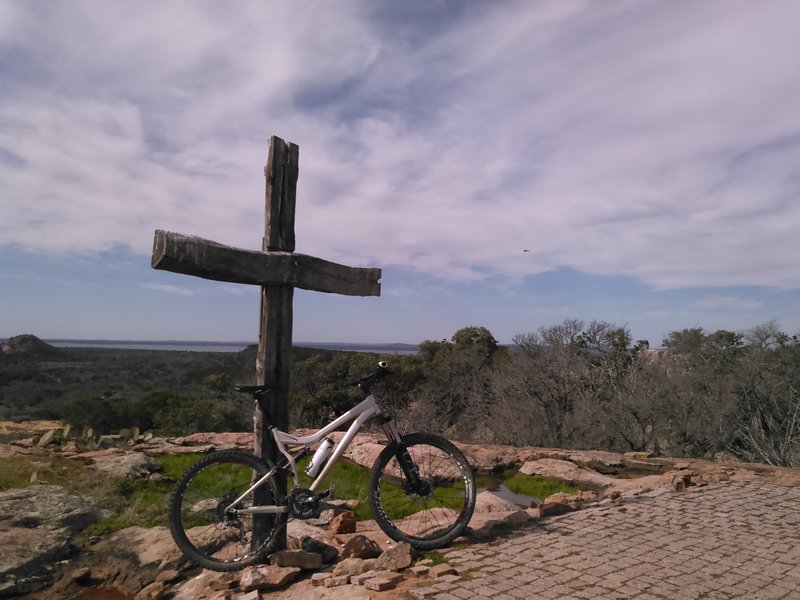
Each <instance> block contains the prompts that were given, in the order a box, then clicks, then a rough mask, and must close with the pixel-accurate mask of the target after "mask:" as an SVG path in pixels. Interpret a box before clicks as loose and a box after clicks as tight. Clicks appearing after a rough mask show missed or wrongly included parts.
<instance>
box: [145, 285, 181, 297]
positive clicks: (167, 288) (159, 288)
mask: <svg viewBox="0 0 800 600" xmlns="http://www.w3.org/2000/svg"><path fill="white" fill-rule="evenodd" d="M139 285H140V286H141V287H143V288H145V289H148V290H154V291H156V292H164V293H165V294H172V295H175V296H194V292H193V291H192V290H190V289H188V288H184V287H180V286H177V285H170V284H168V283H140V284H139Z"/></svg>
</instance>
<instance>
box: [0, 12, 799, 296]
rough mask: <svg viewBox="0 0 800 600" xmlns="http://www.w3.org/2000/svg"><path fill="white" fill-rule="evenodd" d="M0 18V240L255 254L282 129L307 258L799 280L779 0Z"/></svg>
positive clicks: (456, 273)
mask: <svg viewBox="0 0 800 600" xmlns="http://www.w3.org/2000/svg"><path fill="white" fill-rule="evenodd" d="M2 10H3V13H4V14H3V16H2V19H0V21H2V22H3V23H4V31H3V35H2V36H0V40H1V41H0V56H2V58H1V59H0V76H2V77H3V79H4V81H5V82H6V83H4V92H3V93H4V101H3V103H2V104H0V179H2V181H3V188H4V191H3V199H2V200H0V243H1V244H18V245H21V246H23V247H26V248H31V249H34V248H35V249H40V250H42V249H43V250H47V251H51V252H58V253H63V252H70V251H97V250H104V249H108V248H110V247H112V246H114V245H115V244H121V245H125V246H129V247H130V248H131V249H133V250H134V251H135V252H137V253H140V254H142V255H146V254H148V253H149V251H150V244H151V239H152V238H151V236H152V230H154V229H156V228H166V229H172V230H176V231H181V232H186V233H192V234H197V235H202V236H204V237H209V238H211V239H216V240H218V241H220V242H223V243H230V244H234V245H239V246H244V247H251V248H258V247H259V245H260V242H259V240H260V235H261V224H260V223H261V220H262V218H263V215H262V213H263V205H262V200H261V199H262V197H263V173H262V169H261V168H262V166H263V164H264V162H265V159H266V139H267V137H268V136H269V135H271V134H277V135H280V136H282V137H284V138H286V139H287V140H289V141H293V142H297V143H299V144H300V147H301V156H300V182H299V189H298V196H299V199H298V215H297V237H298V250H300V251H302V252H305V253H308V254H316V255H319V256H323V257H325V258H329V259H331V260H337V261H341V262H346V263H349V264H354V265H365V264H374V265H378V266H384V267H400V268H404V269H409V270H412V271H417V272H420V273H425V274H433V275H436V276H437V277H442V278H449V279H455V280H466V281H468V280H471V279H479V278H483V277H486V276H489V275H500V276H504V277H511V278H520V277H524V276H526V275H531V274H535V273H540V272H543V271H548V270H552V269H555V268H558V267H568V268H572V269H576V270H579V271H583V272H587V273H594V274H601V275H608V274H615V275H627V276H631V277H634V278H636V279H638V280H640V281H644V282H646V283H648V284H650V285H652V286H655V287H657V288H672V287H682V286H715V285H716V286H724V285H763V286H775V287H783V288H796V287H798V286H800V279H799V278H798V271H797V268H796V265H795V263H796V257H797V256H798V255H800V236H798V235H797V233H796V232H797V229H798V225H800V203H798V202H796V198H797V197H798V195H799V194H800V178H798V177H797V165H798V164H800V119H799V118H798V113H797V106H798V105H800V78H797V77H795V76H793V74H794V72H795V70H796V64H795V63H796V57H797V56H798V55H800V37H798V36H797V35H796V23H797V22H798V18H800V5H798V4H797V3H796V2H794V1H793V0H786V1H777V0H776V1H773V2H769V3H767V4H764V3H758V4H756V3H750V2H743V1H741V2H736V1H734V2H727V1H722V0H719V1H708V2H703V3H687V2H673V3H663V2H639V3H633V4H632V3H628V2H603V3H589V2H580V1H559V2H551V3H526V2H518V3H514V2H502V3H501V2H498V3H485V4H484V3H481V4H474V5H470V6H469V7H468V8H463V7H461V8H459V9H456V7H455V4H454V3H443V4H437V5H436V6H431V7H426V8H425V9H422V8H419V7H417V8H414V7H411V6H408V7H394V8H392V9H390V8H388V7H381V6H376V5H372V4H370V3H363V4H362V3H319V4H313V5H312V4H310V3H295V4H292V5H289V4H286V3H278V2H269V3H262V2H243V3H238V4H237V5H236V7H235V9H234V8H231V7H228V6H225V7H223V6H221V5H219V4H216V3H213V2H170V3H161V4H156V5H153V6H150V7H148V10H147V11H142V10H140V8H139V7H137V6H135V5H131V4H128V3H123V2H106V1H88V0H87V1H82V2H81V1H77V2H71V3H48V4H46V5H45V4H43V3H38V2H21V1H20V2H5V3H3V8H2ZM415 11H421V12H419V13H417V12H415ZM265 30H268V31H269V32H270V35H264V31H265ZM524 248H532V249H534V252H532V253H523V252H522V250H523V249H524Z"/></svg>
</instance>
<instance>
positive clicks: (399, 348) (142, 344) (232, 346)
mask: <svg viewBox="0 0 800 600" xmlns="http://www.w3.org/2000/svg"><path fill="white" fill-rule="evenodd" d="M43 341H44V342H47V343H48V344H50V345H51V346H55V347H56V348H117V349H120V350H174V351H179V352H241V351H242V350H244V349H245V348H247V347H248V346H252V345H254V344H255V343H256V342H186V341H180V340H168V341H163V342H159V341H136V340H43ZM294 345H295V346H298V347H301V348H319V349H321V350H337V351H344V352H374V353H378V354H416V352H417V346H415V345H414V344H341V343H329V342H319V343H315V342H297V343H295V344H294Z"/></svg>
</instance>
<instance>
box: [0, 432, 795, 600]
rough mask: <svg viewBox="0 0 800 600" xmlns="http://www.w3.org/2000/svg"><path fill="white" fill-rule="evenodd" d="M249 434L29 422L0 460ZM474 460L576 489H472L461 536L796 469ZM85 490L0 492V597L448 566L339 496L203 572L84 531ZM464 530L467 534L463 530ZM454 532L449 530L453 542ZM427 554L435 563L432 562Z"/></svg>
mask: <svg viewBox="0 0 800 600" xmlns="http://www.w3.org/2000/svg"><path fill="white" fill-rule="evenodd" d="M251 442H252V435H251V434H195V435H192V436H188V437H184V438H173V439H165V438H154V437H152V436H147V435H139V433H138V432H128V434H127V435H126V436H123V437H120V438H109V437H106V438H105V439H99V440H97V439H95V440H93V441H92V444H90V445H89V444H85V443H82V442H81V441H80V440H74V439H70V436H69V435H68V432H64V431H63V430H62V431H58V430H48V431H44V432H36V433H35V435H32V436H31V437H28V438H22V439H20V440H17V441H15V442H13V443H11V444H0V458H4V457H12V456H28V457H38V458H41V459H42V460H46V458H47V456H48V455H52V454H53V453H58V454H60V455H61V456H66V457H71V458H74V459H75V460H80V461H82V462H85V463H86V464H88V465H91V467H92V468H95V469H97V470H98V471H103V472H108V473H112V474H113V475H115V476H117V477H131V478H142V477H158V474H157V473H155V471H156V470H157V469H158V463H157V462H156V461H155V460H154V459H152V458H151V455H155V454H164V453H179V452H204V451H210V450H221V449H225V448H234V447H237V448H243V449H249V448H250V445H251ZM459 446H460V448H461V449H462V450H463V452H464V454H465V455H466V456H467V458H468V459H469V461H470V463H471V464H472V465H473V467H474V468H475V469H477V470H480V471H492V470H499V469H504V468H508V467H514V468H518V469H519V470H520V472H521V473H524V474H539V475H547V476H551V477H556V478H559V479H562V480H564V481H567V482H570V483H574V484H576V485H578V486H579V487H580V488H581V491H580V492H576V493H574V494H569V495H566V494H557V495H555V496H552V497H550V498H547V499H546V500H545V501H544V502H542V503H541V504H540V505H538V506H534V507H521V506H517V505H514V504H511V503H510V502H507V501H505V500H503V499H501V498H499V497H498V496H496V495H495V494H493V493H492V492H489V491H483V492H481V493H480V494H479V497H478V504H477V507H476V512H475V515H474V517H473V519H472V521H471V523H470V529H469V532H468V536H467V538H471V539H473V540H480V539H491V538H493V537H497V536H503V535H504V532H507V531H508V530H509V529H513V528H514V527H517V526H520V525H522V524H525V523H528V522H529V521H530V520H532V519H539V518H543V517H546V516H548V515H554V514H561V513H563V512H567V511H572V510H578V509H580V508H581V507H584V506H588V505H594V504H598V503H620V502H625V501H626V500H627V499H629V498H632V497H635V496H637V495H640V494H642V493H645V492H650V491H653V490H657V489H659V488H663V489H665V490H683V489H685V488H686V487H689V486H699V485H705V484H706V483H708V482H713V481H725V480H753V479H758V478H766V479H769V480H770V481H773V482H777V483H782V484H786V485H800V472H798V471H797V470H790V469H780V468H775V467H769V466H765V465H749V464H742V463H737V462H734V461H730V460H720V461H718V462H709V461H701V460H685V459H680V460H675V459H665V458H656V457H651V456H648V455H645V454H639V453H636V454H624V455H623V454H615V453H609V452H589V451H568V450H555V449H542V448H513V447H508V446H476V445H462V444H459ZM382 447H383V446H382V445H381V443H380V441H379V439H378V438H376V437H373V436H371V435H360V436H358V437H357V439H356V440H355V442H354V443H353V444H352V446H351V447H350V448H349V450H348V452H347V456H348V458H350V459H351V460H353V461H355V462H357V463H359V464H363V465H371V464H372V462H373V461H374V459H375V457H376V456H377V454H378V453H379V452H380V450H381V449H382ZM99 516H100V515H99V510H98V509H97V507H96V506H95V505H94V504H93V502H92V501H91V500H90V499H87V498H82V497H78V496H74V495H70V494H69V493H67V492H66V491H65V490H64V489H63V488H61V487H58V486H52V485H31V486H29V487H26V488H23V489H12V490H7V491H4V492H1V493H0V548H3V552H2V556H1V557H0V597H10V596H23V595H24V596H26V597H28V598H36V599H44V598H59V597H61V598H80V599H82V600H100V599H101V598H102V599H109V600H113V599H120V600H124V599H133V598H136V599H137V600H146V599H149V600H157V599H160V598H174V599H176V600H180V599H189V598H191V599H203V598H206V599H209V600H218V599H220V600H221V599H226V598H230V599H233V598H241V599H246V600H256V599H258V598H260V597H262V595H266V594H267V593H268V594H269V597H270V598H276V599H279V600H295V599H299V598H308V597H315V598H330V599H339V598H342V599H344V598H347V599H352V598H358V597H365V598H366V597H372V598H384V597H386V598H390V597H395V598H400V597H405V595H404V594H405V590H407V589H408V588H409V587H413V586H419V585H420V581H422V580H424V578H436V577H447V576H448V575H447V569H448V568H449V567H448V565H437V564H433V563H435V562H436V560H435V558H436V557H435V556H433V557H428V559H427V562H428V564H426V561H425V559H423V560H420V557H418V556H416V555H415V554H414V553H413V552H412V551H411V549H410V548H409V547H407V546H406V545H405V544H395V543H393V542H391V541H390V540H389V539H388V538H387V537H386V536H385V535H384V534H383V532H381V531H380V529H379V528H378V527H377V525H376V524H375V523H374V522H372V521H361V522H358V523H356V522H355V521H354V520H352V519H350V518H349V516H348V515H347V513H346V511H345V509H344V508H339V509H335V510H331V511H329V512H328V513H327V515H326V516H327V519H323V520H321V521H318V522H316V523H315V524H311V523H309V522H302V521H293V522H291V523H290V524H289V529H288V537H289V550H288V551H284V552H282V553H280V554H278V555H273V557H272V558H271V561H270V562H271V564H270V565H267V566H263V567H258V568H255V567H254V568H249V569H246V570H244V571H241V572H239V573H237V574H234V575H226V574H219V573H212V572H209V571H203V570H200V569H197V568H195V567H193V566H192V565H191V564H189V563H187V562H186V561H185V560H184V559H183V557H182V555H181V554H180V552H179V551H178V549H177V548H176V547H175V545H174V543H173V542H172V539H171V537H170V535H169V531H168V530H167V529H166V528H163V527H153V528H142V527H130V528H126V529H123V530H120V531H117V532H115V533H113V534H111V535H107V536H102V537H91V536H89V535H87V534H86V532H85V529H86V527H87V526H88V525H89V524H91V523H92V522H94V521H96V520H97V519H98V518H99ZM467 538H465V540H466V539H467ZM457 543H458V542H457ZM431 558H433V561H432V562H431Z"/></svg>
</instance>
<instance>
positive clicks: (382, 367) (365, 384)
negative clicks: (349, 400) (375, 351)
mask: <svg viewBox="0 0 800 600" xmlns="http://www.w3.org/2000/svg"><path fill="white" fill-rule="evenodd" d="M387 367H388V365H387V363H386V361H385V360H382V361H380V362H379V363H378V367H377V368H376V369H375V372H374V373H372V374H370V375H367V376H366V377H363V378H361V379H360V380H359V381H358V382H357V383H356V384H355V385H357V386H358V387H359V388H360V389H361V390H363V391H364V392H366V393H369V388H370V387H371V386H372V384H373V383H375V382H376V381H380V380H381V379H383V378H385V377H386V376H387V375H390V374H391V371H389V369H388V368H387Z"/></svg>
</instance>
